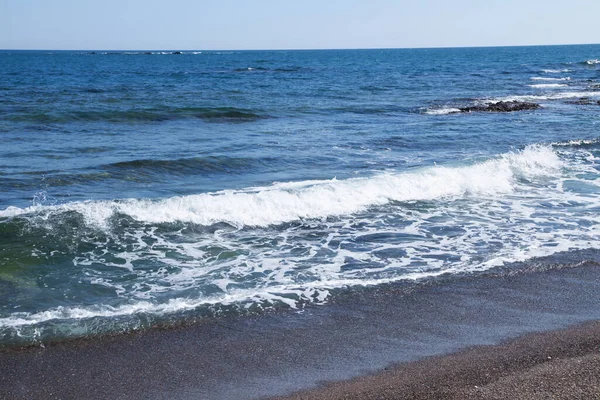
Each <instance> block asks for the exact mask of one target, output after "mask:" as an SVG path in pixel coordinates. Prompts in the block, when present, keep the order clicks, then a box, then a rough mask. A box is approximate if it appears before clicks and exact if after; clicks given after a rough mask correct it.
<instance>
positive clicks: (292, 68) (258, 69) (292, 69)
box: [234, 66, 309, 72]
mask: <svg viewBox="0 0 600 400" xmlns="http://www.w3.org/2000/svg"><path fill="white" fill-rule="evenodd" d="M308 70H309V68H305V67H298V66H288V67H278V68H267V67H244V68H236V69H234V72H266V71H271V72H301V71H308Z"/></svg>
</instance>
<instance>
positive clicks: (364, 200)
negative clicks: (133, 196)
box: [0, 141, 600, 330]
mask: <svg viewBox="0 0 600 400" xmlns="http://www.w3.org/2000/svg"><path fill="white" fill-rule="evenodd" d="M579 142H582V143H587V142H586V141H573V144H578V143H579ZM553 146H554V148H555V149H554V150H553ZM564 146H567V144H565V145H564ZM564 146H562V147H561V144H560V143H559V144H552V145H548V146H543V145H536V146H528V147H526V148H525V149H524V150H522V151H518V152H517V151H515V152H510V153H506V154H502V155H499V156H497V157H494V158H492V159H489V160H487V161H483V162H478V163H473V164H470V165H462V166H431V167H429V168H424V169H422V170H420V171H415V172H406V173H387V174H379V175H374V176H372V177H369V178H359V179H346V180H337V179H331V180H310V181H301V182H282V183H276V184H273V185H271V186H266V187H256V188H248V189H245V190H239V191H221V192H215V193H208V194H201V195H193V196H184V197H174V198H170V199H164V200H154V201H151V200H126V201H112V202H111V201H106V202H80V203H68V204H65V205H61V206H48V207H44V206H36V207H31V208H29V209H18V208H15V207H11V208H9V209H6V210H3V211H0V215H2V213H4V214H5V215H4V217H7V216H8V217H9V218H10V216H9V215H13V216H21V217H23V218H30V219H31V220H32V221H33V222H34V223H35V219H36V218H39V219H41V220H42V223H44V222H45V221H46V220H48V221H56V220H59V219H60V218H52V219H48V216H50V215H52V214H53V213H61V212H64V211H77V212H78V213H81V215H82V216H83V218H84V219H85V220H86V222H87V223H90V224H95V225H96V226H99V227H101V228H102V227H110V218H111V216H112V215H114V213H116V212H119V213H124V214H127V215H129V216H130V217H132V218H135V219H137V220H138V221H141V222H148V224H143V225H142V226H135V224H133V225H134V226H132V227H127V228H123V227H120V228H119V229H118V230H117V231H118V233H112V232H111V230H110V229H107V230H106V234H105V235H96V234H92V235H91V236H90V237H89V238H79V239H78V240H82V241H83V242H85V243H86V246H82V248H88V249H90V251H89V252H81V253H77V254H76V255H75V256H74V257H75V259H74V263H75V265H77V267H78V268H81V269H82V271H85V272H86V273H89V274H90V275H85V276H87V277H88V278H85V279H87V281H86V282H85V283H86V284H91V285H97V286H101V287H102V289H103V290H105V289H107V288H112V289H113V290H114V292H115V297H113V298H112V299H113V300H115V298H116V302H114V303H111V304H121V305H118V306H111V305H107V304H104V305H103V304H99V305H94V306H91V305H79V304H72V305H70V306H65V307H54V308H50V309H47V310H45V311H39V312H32V313H19V312H16V313H13V314H11V315H10V316H7V317H5V318H1V319H0V327H9V329H14V330H18V329H23V330H27V329H29V327H36V326H37V325H39V324H43V323H44V322H48V321H59V320H60V321H66V323H67V325H69V324H79V323H80V324H81V326H85V327H84V328H81V329H88V328H87V327H88V326H97V325H96V324H88V323H87V322H86V321H85V320H86V319H89V318H97V317H100V318H112V317H127V316H132V318H133V319H135V315H137V314H152V315H164V314H171V313H177V312H182V311H189V310H195V309H197V308H201V307H207V306H208V307H210V306H212V305H218V304H222V305H228V304H235V305H239V306H240V307H246V306H247V305H249V304H254V305H256V304H259V305H262V304H265V303H267V304H268V303H275V302H284V303H285V304H287V305H288V306H290V307H296V306H297V305H298V302H307V301H308V302H317V303H318V302H323V301H326V299H327V297H328V295H329V292H330V291H331V289H334V288H339V287H345V286H357V285H362V286H365V285H377V284H382V283H386V282H394V281H400V280H414V279H424V278H430V277H435V276H439V275H442V274H446V273H459V272H469V271H480V270H485V269H489V268H491V267H493V266H496V265H502V264H504V263H508V262H513V261H524V260H527V259H530V258H531V257H537V256H543V255H550V254H553V253H555V252H557V251H563V250H570V249H575V248H581V249H583V248H590V247H598V246H600V216H598V215H597V213H596V212H595V211H594V210H597V209H598V207H600V200H598V196H590V193H592V192H585V193H583V194H581V195H580V194H577V193H574V192H572V191H570V190H567V189H565V187H566V186H567V185H563V184H564V183H565V182H567V181H568V182H571V183H572V182H575V181H576V180H577V179H579V178H578V177H579V176H580V175H581V176H583V175H589V174H591V173H594V171H595V174H596V175H597V171H596V170H595V168H594V167H595V165H596V161H591V162H590V161H589V160H587V159H586V154H587V153H588V152H586V151H585V149H575V150H574V149H569V148H565V147H564ZM565 154H566V156H564V155H565ZM563 156H564V157H563ZM581 179H582V180H581V181H580V182H579V183H581V184H586V185H589V186H590V187H589V188H588V189H589V190H592V189H594V187H593V186H594V185H598V183H596V182H595V181H592V180H588V179H585V178H581ZM583 179H585V182H584V181H583ZM597 190H598V193H600V187H599V188H597ZM415 200H432V201H436V203H435V204H431V203H427V205H426V206H425V207H422V206H421V205H414V201H415ZM394 201H403V202H404V201H406V202H408V204H407V203H395V202H394ZM374 205H383V207H376V208H372V209H369V207H371V206H374ZM357 210H358V211H357ZM331 215H339V216H341V217H340V218H329V219H326V218H324V217H326V216H331ZM304 218H312V219H310V220H305V221H304V224H292V225H290V226H286V225H283V226H276V227H272V226H269V225H272V224H276V223H279V222H280V221H292V220H296V219H304ZM156 221H158V222H165V221H166V222H172V221H192V222H194V221H204V222H205V223H212V222H213V221H227V222H230V223H232V224H235V225H237V226H243V225H252V224H254V225H255V226H259V227H260V228H248V229H241V230H231V229H220V228H219V229H218V230H217V231H215V232H214V233H207V232H203V233H201V234H196V233H191V234H190V233H189V232H188V233H186V232H180V231H178V229H180V228H174V229H171V230H170V229H169V228H168V227H166V228H160V229H159V228H157V227H156V226H152V225H154V224H155V222H156ZM580 222H583V223H580ZM0 223H2V222H0ZM381 238H384V240H382V239H381ZM86 240H87V242H86ZM549 244H551V245H549ZM64 255H65V256H69V255H70V254H64ZM140 266H144V267H142V268H140ZM113 269H114V270H118V272H117V273H114V274H111V273H110V272H109V271H110V270H113ZM121 271H124V272H125V273H126V274H127V279H123V276H122V275H120V272H121ZM85 279H84V280H85ZM207 287H210V290H209V291H208V290H206V288H207ZM207 293H212V294H207ZM106 303H108V301H107V302H106ZM77 321H83V322H77ZM98 325H99V324H98ZM49 326H50V325H49ZM52 326H54V325H52ZM48 329H52V328H48Z"/></svg>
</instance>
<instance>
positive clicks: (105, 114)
mask: <svg viewBox="0 0 600 400" xmlns="http://www.w3.org/2000/svg"><path fill="white" fill-rule="evenodd" d="M6 118H7V119H8V120H12V121H15V122H39V123H66V122H74V121H105V122H161V121H169V120H180V119H191V118H197V119H202V120H206V121H210V122H250V121H256V120H258V119H261V118H268V116H267V115H263V114H259V113H257V112H255V111H253V110H246V109H239V108H234V107H216V108H211V107H185V108H172V109H168V108H166V109H133V110H126V111H120V110H114V111H112V110H111V111H73V112H61V111H56V112H51V113H50V112H49V113H32V114H26V113H20V114H13V115H9V116H7V117H6Z"/></svg>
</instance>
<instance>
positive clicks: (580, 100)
mask: <svg viewBox="0 0 600 400" xmlns="http://www.w3.org/2000/svg"><path fill="white" fill-rule="evenodd" d="M566 103H569V104H577V105H580V106H586V105H589V104H593V102H592V100H591V99H590V98H589V97H580V98H578V99H575V100H567V101H566Z"/></svg>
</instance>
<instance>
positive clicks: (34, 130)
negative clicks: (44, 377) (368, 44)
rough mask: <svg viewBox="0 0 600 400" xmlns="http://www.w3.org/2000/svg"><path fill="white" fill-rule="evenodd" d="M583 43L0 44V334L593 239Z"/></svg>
mask: <svg viewBox="0 0 600 400" xmlns="http://www.w3.org/2000/svg"><path fill="white" fill-rule="evenodd" d="M598 59H600V45H585V46H547V47H515V48H469V49H415V50H344V51H337V50H336V51H247V52H235V51H234V52H213V51H210V52H204V51H198V52H182V54H173V52H158V51H157V52H150V54H146V53H145V52H125V53H122V52H121V53H119V52H25V51H23V52H15V51H2V52H0V74H1V76H2V79H1V80H0V136H1V138H2V145H1V146H0V335H2V339H1V343H0V345H9V344H14V343H35V342H37V341H40V340H50V339H62V338H66V337H74V336H86V335H93V334H98V333H104V332H112V331H122V330H129V329H136V328H141V327H152V326H155V325H157V324H172V323H179V322H181V321H185V320H189V319H197V318H210V317H213V316H215V315H221V314H223V313H226V314H228V315H236V314H245V313H249V312H262V311H263V310H265V309H271V308H278V307H282V308H288V307H291V308H298V307H302V306H303V305H305V304H311V303H315V304H321V303H324V302H327V301H329V300H330V299H331V298H332V297H335V296H336V295H337V293H340V292H341V291H344V290H346V289H347V288H355V287H362V286H376V285H382V284H387V283H390V282H406V281H417V282H420V281H427V280H431V279H436V277H438V276H441V275H443V276H445V277H447V276H448V274H450V275H452V274H477V273H480V272H481V271H486V270H488V269H490V268H494V267H496V266H500V265H510V264H511V263H513V262H515V261H525V262H527V261H528V260H533V259H535V258H536V257H540V256H546V255H551V254H554V253H557V252H563V251H570V250H578V249H590V248H591V249H595V248H598V245H599V244H600V231H599V230H598V224H599V218H598V211H599V210H600V208H599V206H600V201H599V199H600V197H599V194H600V181H598V177H599V175H598V163H597V160H598V156H600V142H599V141H598V137H599V136H600V135H599V134H598V132H599V127H600V125H599V124H600V113H599V111H600V104H598V103H597V101H599V100H600V61H598ZM582 99H583V100H582ZM501 100H505V101H510V100H517V101H527V102H535V103H539V104H540V105H541V106H542V107H541V108H540V109H538V110H534V111H522V112H513V113H460V112H457V111H458V108H460V107H468V106H473V105H480V104H486V103H490V102H495V101H501Z"/></svg>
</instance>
